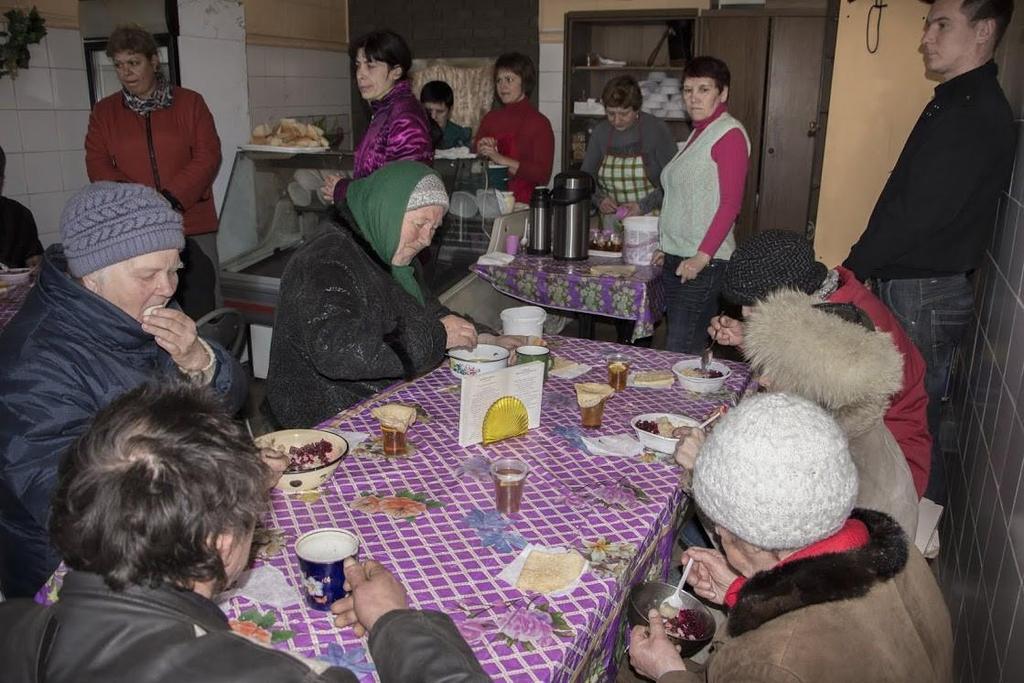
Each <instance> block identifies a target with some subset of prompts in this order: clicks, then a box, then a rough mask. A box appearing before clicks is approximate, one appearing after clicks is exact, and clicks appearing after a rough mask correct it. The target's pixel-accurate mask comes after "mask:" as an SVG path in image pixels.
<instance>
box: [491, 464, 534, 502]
mask: <svg viewBox="0 0 1024 683" xmlns="http://www.w3.org/2000/svg"><path fill="white" fill-rule="evenodd" d="M529 472H530V466H529V465H527V464H526V462H524V461H523V460H520V459H519V458H502V459H500V460H495V461H494V462H493V463H491V479H492V480H493V481H494V507H495V508H496V509H497V510H498V512H500V513H502V514H504V515H511V514H515V513H516V512H519V506H520V505H522V503H523V488H524V486H525V484H526V475H527V474H529Z"/></svg>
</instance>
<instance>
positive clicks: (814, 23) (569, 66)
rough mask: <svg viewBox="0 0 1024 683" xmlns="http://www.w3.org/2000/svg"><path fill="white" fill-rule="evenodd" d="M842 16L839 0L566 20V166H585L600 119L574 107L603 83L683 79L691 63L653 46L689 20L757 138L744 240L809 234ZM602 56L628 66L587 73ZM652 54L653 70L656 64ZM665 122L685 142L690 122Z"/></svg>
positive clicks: (699, 50)
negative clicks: (585, 148) (724, 72)
mask: <svg viewBox="0 0 1024 683" xmlns="http://www.w3.org/2000/svg"><path fill="white" fill-rule="evenodd" d="M836 12H838V3H837V2H836V1H835V0H829V2H825V1H822V2H809V3H807V4H806V5H805V6H803V7H801V8H798V9H792V8H789V7H787V8H781V9H772V8H769V9H760V10H758V9H744V10H701V11H697V10H676V11H638V12H572V13H569V14H567V15H566V26H565V78H564V83H565V85H564V88H565V90H564V98H565V99H564V102H563V117H564V119H563V125H562V130H563V139H562V158H563V160H564V162H563V164H564V166H566V167H571V166H573V165H577V166H578V165H579V148H580V147H581V145H582V144H584V143H585V138H586V136H587V135H588V132H589V130H591V129H592V128H593V125H594V124H595V123H596V122H597V121H599V120H600V117H595V116H590V117H585V116H580V115H576V114H573V102H574V101H580V100H585V99H587V98H588V97H590V98H594V99H597V100H599V99H600V96H601V90H602V88H603V87H604V84H605V83H607V81H608V80H609V79H610V78H612V77H613V76H617V75H619V74H621V73H630V74H632V75H633V76H635V77H636V78H637V79H638V80H641V79H642V78H644V75H645V74H646V73H649V72H650V71H651V70H654V69H657V70H661V71H673V72H674V74H673V75H679V76H681V72H682V66H683V62H680V61H677V60H671V61H670V59H669V54H668V51H667V49H666V47H665V46H664V45H662V46H661V48H660V49H659V50H658V51H655V48H656V47H657V46H658V41H659V40H660V39H661V37H662V36H663V34H664V33H665V29H666V27H667V26H669V25H670V24H671V25H673V26H679V25H680V24H681V23H682V24H684V25H688V26H689V27H690V28H691V30H692V34H691V35H692V42H691V44H690V45H689V46H688V47H687V52H689V53H690V54H694V55H712V56H715V57H718V58H720V59H722V60H723V61H725V63H726V64H728V65H729V70H730V72H731V76H732V79H731V80H732V84H731V86H730V88H729V97H728V106H729V111H730V113H731V114H732V115H733V116H735V117H736V118H737V119H739V120H740V121H741V122H742V123H743V125H744V127H745V128H746V130H747V135H748V137H749V138H750V143H751V152H750V166H749V171H748V173H747V181H746V187H745V192H744V200H743V208H742V210H741V212H740V216H739V218H738V220H737V227H736V232H737V239H739V240H743V239H744V238H745V237H747V236H749V235H750V234H752V233H753V232H755V231H761V230H767V229H771V228H783V229H787V230H794V231H797V232H800V233H802V234H803V233H808V232H809V219H810V218H811V217H812V216H813V215H814V213H815V212H816V210H817V207H816V202H817V188H818V185H819V181H820V175H821V164H820V156H821V149H822V143H823V138H824V128H825V117H826V115H827V107H826V106H825V101H827V94H828V86H829V83H830V80H831V65H832V52H833V49H834V42H835V30H834V25H835V16H836ZM676 47H677V48H678V45H677V46H676ZM676 52H677V53H678V49H677V50H676ZM594 53H597V54H600V55H601V56H603V57H607V58H611V59H617V60H626V61H627V63H628V66H627V67H616V68H610V67H606V66H596V67H595V66H587V56H588V55H592V54H594ZM652 56H653V57H654V62H653V64H654V66H651V67H648V66H647V62H648V60H649V58H650V57H652ZM673 56H675V55H673ZM823 98H824V100H823ZM666 122H667V123H668V125H669V127H670V129H671V130H672V132H673V135H674V136H675V137H676V139H677V140H679V141H682V140H685V139H686V136H687V135H688V134H689V125H688V124H687V122H686V120H685V119H674V120H673V119H668V120H667V121H666ZM574 148H575V150H574Z"/></svg>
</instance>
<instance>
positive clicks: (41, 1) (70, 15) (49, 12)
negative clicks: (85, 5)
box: [0, 0, 78, 28]
mask: <svg viewBox="0 0 1024 683" xmlns="http://www.w3.org/2000/svg"><path fill="white" fill-rule="evenodd" d="M33 5H35V7H36V9H38V10H39V13H40V14H41V15H42V16H43V19H45V20H46V25H47V27H49V28H78V0H32V1H31V2H0V13H3V12H6V11H7V10H9V9H11V8H12V7H20V8H21V9H23V10H26V11H28V10H29V9H31V8H32V6H33Z"/></svg>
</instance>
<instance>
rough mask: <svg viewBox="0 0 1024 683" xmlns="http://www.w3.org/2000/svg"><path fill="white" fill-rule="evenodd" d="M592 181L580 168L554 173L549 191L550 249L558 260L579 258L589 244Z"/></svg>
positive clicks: (586, 254)
mask: <svg viewBox="0 0 1024 683" xmlns="http://www.w3.org/2000/svg"><path fill="white" fill-rule="evenodd" d="M592 183H593V180H592V179H591V177H590V174H589V173H586V172H584V171H565V172H564V173H559V174H558V175H557V176H555V183H554V189H553V190H552V192H551V213H552V220H551V251H552V255H553V256H554V257H555V258H556V259H559V260H562V261H583V260H586V258H587V256H588V251H587V248H588V246H589V244H590V195H591V194H592V193H593V186H592Z"/></svg>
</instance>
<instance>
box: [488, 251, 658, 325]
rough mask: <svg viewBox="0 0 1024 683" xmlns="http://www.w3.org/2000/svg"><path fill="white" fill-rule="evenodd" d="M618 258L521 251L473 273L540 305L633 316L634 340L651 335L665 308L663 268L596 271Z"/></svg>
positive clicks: (507, 292) (583, 311)
mask: <svg viewBox="0 0 1024 683" xmlns="http://www.w3.org/2000/svg"><path fill="white" fill-rule="evenodd" d="M610 263H617V261H616V260H614V259H611V260H610V259H600V258H595V259H590V260H587V261H558V260H555V259H553V258H551V257H550V256H528V255H525V254H524V255H520V256H517V257H516V259H515V261H513V262H512V263H510V264H509V265H507V266H482V265H479V264H477V265H474V266H472V270H473V272H474V273H476V274H477V275H479V276H480V277H482V278H483V279H485V280H487V281H488V282H490V283H491V285H492V286H493V287H494V288H495V289H497V290H498V291H500V292H502V293H504V294H508V295H509V296H512V297H515V298H517V299H522V300H524V301H528V302H530V303H534V304H537V305H539V306H546V307H549V308H558V309H562V310H566V311H579V312H582V313H593V314H595V315H603V316H607V317H610V318H620V319H623V320H634V321H636V325H635V326H634V328H633V340H637V339H641V338H643V337H650V336H651V335H652V334H654V326H655V324H656V323H657V322H658V321H659V320H660V319H661V317H662V314H663V313H664V311H665V294H664V291H663V289H662V285H661V277H660V275H661V268H660V267H657V266H637V269H636V272H635V273H633V274H632V275H630V276H628V277H616V276H613V275H592V274H591V273H590V267H591V266H592V265H607V264H610Z"/></svg>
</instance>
